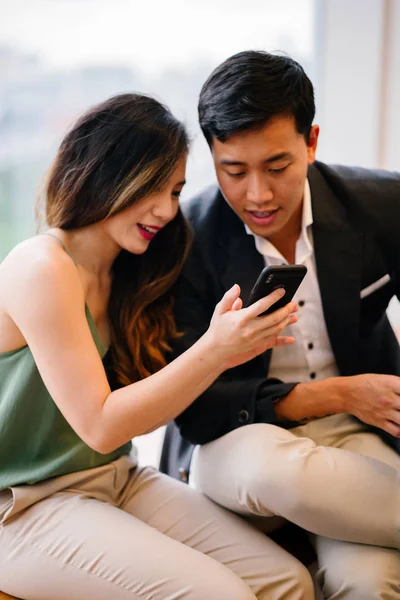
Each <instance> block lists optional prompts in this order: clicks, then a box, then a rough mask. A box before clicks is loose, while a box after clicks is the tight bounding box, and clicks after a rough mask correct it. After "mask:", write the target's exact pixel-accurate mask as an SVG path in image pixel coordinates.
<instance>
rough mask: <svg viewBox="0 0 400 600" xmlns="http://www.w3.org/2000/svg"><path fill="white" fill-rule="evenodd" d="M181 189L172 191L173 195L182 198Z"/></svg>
mask: <svg viewBox="0 0 400 600" xmlns="http://www.w3.org/2000/svg"><path fill="white" fill-rule="evenodd" d="M181 193H182V192H181V191H180V192H172V195H173V196H175V198H180V196H181Z"/></svg>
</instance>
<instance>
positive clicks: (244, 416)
mask: <svg viewBox="0 0 400 600" xmlns="http://www.w3.org/2000/svg"><path fill="white" fill-rule="evenodd" d="M249 418H250V415H249V413H248V411H247V410H241V411H240V412H239V414H238V421H239V423H240V424H241V425H243V424H244V423H247V421H248V420H249Z"/></svg>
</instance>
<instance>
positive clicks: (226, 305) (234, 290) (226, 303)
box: [215, 283, 240, 315]
mask: <svg viewBox="0 0 400 600" xmlns="http://www.w3.org/2000/svg"><path fill="white" fill-rule="evenodd" d="M239 296H240V287H239V286H238V284H237V283H235V285H233V286H232V287H231V289H230V290H228V291H227V292H225V294H224V295H223V296H222V298H221V300H220V301H219V302H218V304H217V305H216V307H215V313H217V314H218V315H223V314H224V313H226V312H228V311H229V310H237V309H233V305H234V304H235V302H236V300H238V299H239Z"/></svg>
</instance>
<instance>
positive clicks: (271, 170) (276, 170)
mask: <svg viewBox="0 0 400 600" xmlns="http://www.w3.org/2000/svg"><path fill="white" fill-rule="evenodd" d="M288 166H289V165H286V166H285V167H281V168H280V169H268V170H269V172H270V173H283V171H285V170H286V169H287V168H288Z"/></svg>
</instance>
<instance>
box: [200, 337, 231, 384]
mask: <svg viewBox="0 0 400 600" xmlns="http://www.w3.org/2000/svg"><path fill="white" fill-rule="evenodd" d="M197 344H198V347H199V352H200V355H201V357H202V359H203V360H206V361H207V362H208V363H209V368H210V371H216V372H217V373H218V375H220V374H221V373H223V372H224V371H225V370H226V368H227V367H226V361H227V360H228V358H229V356H227V352H226V350H225V351H224V350H223V347H222V346H221V344H219V343H218V342H217V340H216V339H215V337H214V336H213V334H212V333H211V331H210V330H209V329H208V330H207V331H206V332H205V333H204V334H203V335H202V337H201V338H200V339H199V340H198V342H197Z"/></svg>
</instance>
